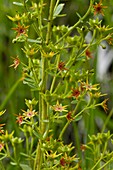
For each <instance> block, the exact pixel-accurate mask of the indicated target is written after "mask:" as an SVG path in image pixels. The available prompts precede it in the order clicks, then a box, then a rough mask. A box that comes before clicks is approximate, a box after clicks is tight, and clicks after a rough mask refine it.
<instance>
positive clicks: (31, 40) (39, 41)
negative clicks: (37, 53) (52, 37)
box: [27, 38, 42, 44]
mask: <svg viewBox="0 0 113 170" xmlns="http://www.w3.org/2000/svg"><path fill="white" fill-rule="evenodd" d="M27 40H28V42H31V43H37V44H41V43H42V41H41V39H37V40H34V39H29V38H28V39H27Z"/></svg>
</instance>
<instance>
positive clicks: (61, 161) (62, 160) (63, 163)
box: [60, 157, 66, 166]
mask: <svg viewBox="0 0 113 170" xmlns="http://www.w3.org/2000/svg"><path fill="white" fill-rule="evenodd" d="M60 165H61V166H65V165H66V161H65V159H64V158H63V157H62V158H61V159H60Z"/></svg>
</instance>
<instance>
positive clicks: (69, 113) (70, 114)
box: [66, 112, 73, 121]
mask: <svg viewBox="0 0 113 170" xmlns="http://www.w3.org/2000/svg"><path fill="white" fill-rule="evenodd" d="M66 118H67V120H69V121H70V120H73V118H72V112H68V114H67V115H66Z"/></svg>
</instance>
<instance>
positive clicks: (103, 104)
mask: <svg viewBox="0 0 113 170" xmlns="http://www.w3.org/2000/svg"><path fill="white" fill-rule="evenodd" d="M107 101H108V99H105V100H104V101H103V102H102V103H101V106H102V107H103V109H104V111H105V112H106V113H107V110H108V107H107V104H106V102H107Z"/></svg>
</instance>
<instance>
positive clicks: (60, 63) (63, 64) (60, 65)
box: [58, 61, 67, 71]
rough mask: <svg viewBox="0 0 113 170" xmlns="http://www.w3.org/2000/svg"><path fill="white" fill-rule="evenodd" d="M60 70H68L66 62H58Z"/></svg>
mask: <svg viewBox="0 0 113 170" xmlns="http://www.w3.org/2000/svg"><path fill="white" fill-rule="evenodd" d="M58 70H60V71H63V70H67V69H66V68H65V63H64V62H63V61H61V62H59V64H58Z"/></svg>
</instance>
